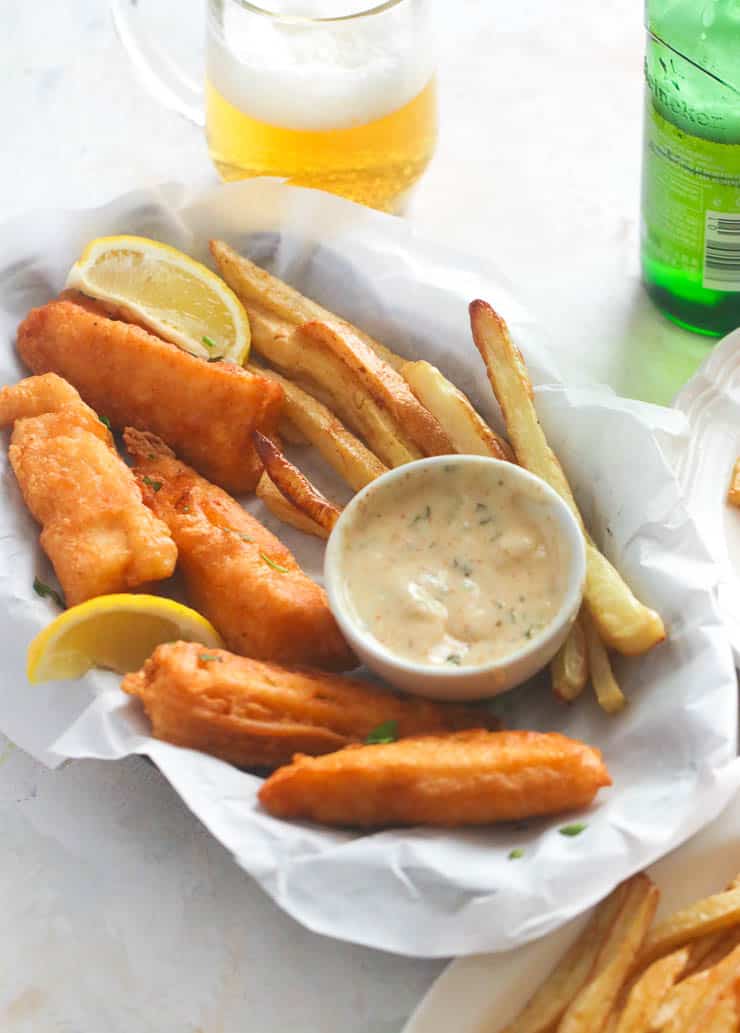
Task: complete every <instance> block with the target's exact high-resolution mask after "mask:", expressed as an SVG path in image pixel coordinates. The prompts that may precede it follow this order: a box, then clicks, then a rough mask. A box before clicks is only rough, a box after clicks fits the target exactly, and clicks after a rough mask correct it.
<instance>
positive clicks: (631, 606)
mask: <svg viewBox="0 0 740 1033" xmlns="http://www.w3.org/2000/svg"><path fill="white" fill-rule="evenodd" d="M584 595H585V598H586V602H587V603H588V608H589V611H590V613H591V616H592V617H593V618H594V620H595V621H596V624H597V626H598V629H599V634H600V635H601V637H602V639H603V640H604V642H605V643H606V644H607V645H608V646H609V647H610V648H611V649H616V650H617V651H618V652H620V653H624V654H625V656H637V655H639V654H641V653H646V652H647V651H648V650H649V649H652V647H653V646H655V645H657V644H658V643H659V642H662V641H663V639H664V638H665V628H664V626H663V621H662V620H661V618H660V617H659V615H658V614H657V613H656V612H655V610H651V609H649V608H648V607H647V606H645V605H644V604H643V603H641V602H639V600H638V599H637V598H636V597H635V596H634V595H633V594H632V592H631V591H630V589H629V588H628V587H627V585H626V584H625V583H624V581H623V580H622V578H621V576H620V575H619V574H618V572H617V571H616V570H615V568H614V567H613V566H612V565H611V563H610V562H609V560H608V559H607V558H606V556H604V555H603V554H602V553H600V552H599V550H598V549H597V548H596V546H595V545H594V543H593V542H592V541H591V538H590V537H589V536H588V535H587V536H586V585H585V588H584Z"/></svg>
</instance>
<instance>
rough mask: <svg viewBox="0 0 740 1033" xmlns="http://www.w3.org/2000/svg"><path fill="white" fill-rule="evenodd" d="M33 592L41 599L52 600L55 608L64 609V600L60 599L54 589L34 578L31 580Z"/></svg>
mask: <svg viewBox="0 0 740 1033" xmlns="http://www.w3.org/2000/svg"><path fill="white" fill-rule="evenodd" d="M33 590H34V592H35V593H36V595H40V596H41V598H42V599H45V598H47V597H48V598H49V599H53V600H54V602H55V603H56V604H57V606H61V607H62V609H64V600H63V599H62V597H61V595H60V594H59V592H57V590H56V588H52V587H51V585H45V584H44V582H43V581H40V580H39V578H37V577H35V578H34V579H33Z"/></svg>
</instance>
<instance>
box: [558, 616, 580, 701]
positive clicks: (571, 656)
mask: <svg viewBox="0 0 740 1033" xmlns="http://www.w3.org/2000/svg"><path fill="white" fill-rule="evenodd" d="M550 675H551V677H552V691H553V692H554V693H555V695H556V696H557V697H558V699H562V700H563V702H565V703H570V702H572V701H573V700H574V699H576V698H577V697H578V696H580V694H581V693H582V692H583V690H584V689H585V687H586V683H587V681H588V650H587V648H586V636H585V634H584V631H583V624H582V622H581V619H580V617H577V618H576V620H575V621H574V622H573V627H572V628H571V629H570V631H569V632H568V637H567V638H566V640H565V642H564V643H563V644H562V646H561V647H560V649H559V650H558V651H557V653H556V654H555V656H554V658H553V660H552V662H551V663H550Z"/></svg>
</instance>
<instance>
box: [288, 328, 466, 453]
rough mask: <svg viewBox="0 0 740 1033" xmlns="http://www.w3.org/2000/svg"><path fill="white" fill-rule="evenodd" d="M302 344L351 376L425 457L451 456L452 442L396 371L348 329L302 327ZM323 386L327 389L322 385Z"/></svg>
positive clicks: (300, 331) (299, 330) (452, 450)
mask: <svg viewBox="0 0 740 1033" xmlns="http://www.w3.org/2000/svg"><path fill="white" fill-rule="evenodd" d="M297 332H298V334H300V335H301V338H302V340H303V341H304V342H305V340H306V339H307V338H308V340H310V341H311V342H313V345H314V347H318V348H321V349H324V350H325V351H326V352H329V353H330V354H331V355H332V356H333V357H334V358H335V359H336V360H337V361H339V362H340V363H342V365H343V366H344V367H345V368H346V369H347V370H348V371H349V372H350V373H351V374H352V376H353V378H354V382H355V383H356V384H357V385H358V386H361V387H362V388H363V389H364V391H365V392H366V394H367V395H368V396H369V397H370V398H372V399H373V401H374V402H375V404H376V405H377V406H378V407H379V408H380V409H382V410H385V411H386V412H388V413H389V414H390V415H391V416H392V418H393V419H394V420H395V422H396V425H397V426H398V427H399V428H401V430H402V431H403V433H404V434H405V435H406V436H407V437H408V438H409V439H410V440H411V441H412V442H413V444H414V445H415V446H416V448H417V449H419V451H420V452H421V454H422V455H425V456H437V455H450V454H451V453H454V451H455V449H454V448H453V445H452V442H451V441H450V439H449V437H448V436H447V434H445V432H444V430H443V429H442V427H441V426H440V424H439V421H438V420H437V419H435V417H434V416H432V414H431V413H430V412H429V410H428V409H425V408H424V406H423V405H422V404H421V403H420V402H419V401H418V399H417V398H416V396H415V395H414V393H413V392H412V391H411V388H410V387H409V386H408V384H407V383H406V381H405V380H404V379H403V377H402V376H401V375H400V374H399V373H398V371H397V370H395V369H393V367H392V366H389V365H388V363H386V362H384V361H383V360H382V359H381V358H379V357H378V356H377V355H376V354H375V352H374V351H373V350H372V348H370V347H369V346H368V345H367V344H365V342H364V341H363V340H362V338H360V337H358V336H357V335H356V334H354V333H353V332H352V331H351V330H350V329H349V328H347V329H343V330H337V328H335V327H333V326H330V325H329V324H327V323H318V322H313V323H303V324H302V325H301V326H300V327H299V328H298V330H297ZM325 386H326V385H325Z"/></svg>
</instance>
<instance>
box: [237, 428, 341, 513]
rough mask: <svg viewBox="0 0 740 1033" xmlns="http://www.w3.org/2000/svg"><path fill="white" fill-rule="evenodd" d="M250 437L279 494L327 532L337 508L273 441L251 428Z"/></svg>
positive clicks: (338, 511) (337, 511) (339, 511)
mask: <svg viewBox="0 0 740 1033" xmlns="http://www.w3.org/2000/svg"><path fill="white" fill-rule="evenodd" d="M252 438H253V441H254V446H255V448H256V449H257V454H258V455H259V457H260V459H261V460H262V463H263V465H264V467H265V470H266V472H267V474H268V476H269V478H270V480H271V481H272V482H273V484H274V485H275V487H276V488H277V489H278V491H279V492H280V493H281V495H284V496H285V498H286V499H287V500H288V502H290V503H292V504H293V506H295V508H296V509H298V510H300V511H301V512H302V513H305V514H306V516H308V517H310V519H311V520H313V521H314V523H317V524H318V525H319V526H320V527H323V528H324V530H325V531H327V532H328V533H330V532H331V529H332V528H333V527H334V524H336V522H337V520H338V519H339V517H340V514H341V510H339V509H337V507H336V506H335V505H334V504H333V503H331V502H329V500H328V499H326V498H324V496H323V495H322V494H321V492H320V491H319V490H318V489H317V488H314V486H313V485H312V484H311V482H310V481H309V480H308V478H307V477H305V476H304V475H303V474H302V473H301V471H300V470H299V469H297V467H295V466H293V464H292V463H291V462H290V460H288V459H287V458H286V457H285V456H284V455H283V453H282V452H281V451H280V449H279V448H278V447H277V445H276V444H275V443H274V441H271V440H270V438H266V437H265V435H264V434H260V432H259V431H255V432H254V434H253V435H252Z"/></svg>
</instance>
